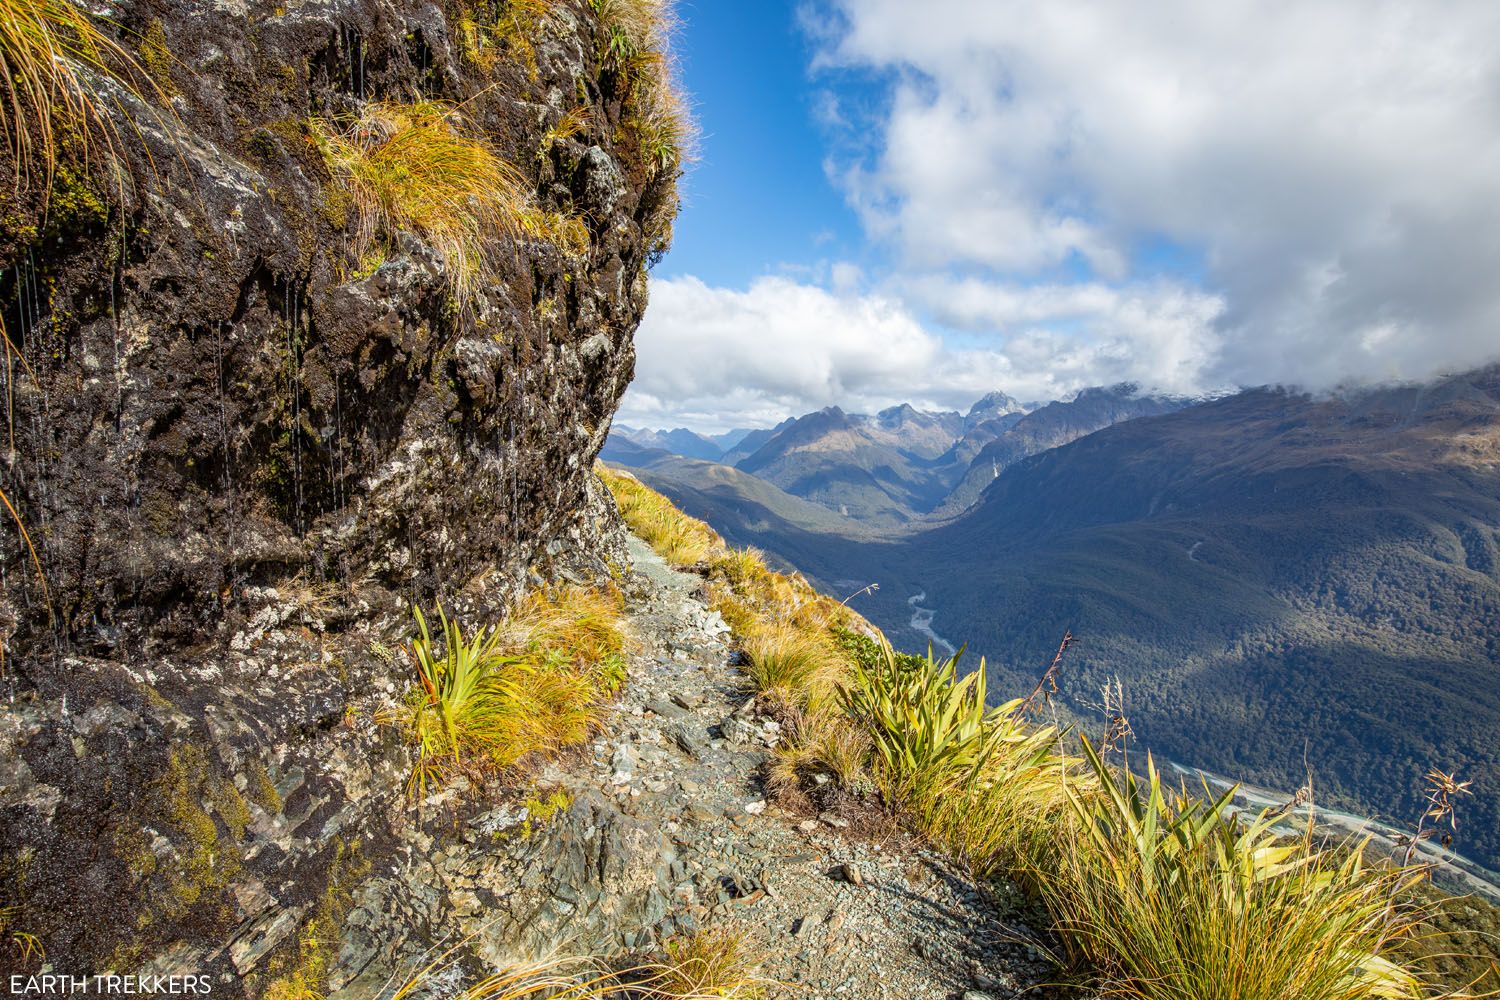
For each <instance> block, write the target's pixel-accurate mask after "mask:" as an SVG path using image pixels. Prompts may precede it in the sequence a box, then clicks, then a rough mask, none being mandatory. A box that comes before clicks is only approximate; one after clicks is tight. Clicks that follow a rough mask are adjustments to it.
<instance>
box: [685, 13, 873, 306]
mask: <svg viewBox="0 0 1500 1000" xmlns="http://www.w3.org/2000/svg"><path fill="white" fill-rule="evenodd" d="M797 8H798V5H797V4H795V3H790V2H783V0H765V2H757V3H732V2H725V0H693V2H684V3H683V4H681V5H680V7H679V12H680V15H681V17H682V19H683V28H682V31H681V33H680V35H679V37H678V50H679V53H680V60H681V68H682V76H683V81H684V84H685V86H686V89H687V91H688V93H689V94H691V95H692V102H693V106H694V108H695V110H696V113H697V115H698V118H699V121H700V125H701V127H702V138H701V142H700V146H699V156H698V160H697V162H696V163H695V164H694V165H693V167H692V170H691V171H690V172H689V174H688V176H687V177H686V178H685V180H684V183H683V189H684V194H685V208H684V211H683V213H682V215H681V216H680V217H679V218H678V220H677V226H676V238H675V242H674V245H673V250H672V253H671V254H669V255H668V256H667V258H666V260H664V261H663V262H662V264H661V265H660V266H659V267H658V268H657V274H658V275H659V276H660V277H663V278H671V277H682V276H686V275H692V276H696V277H698V278H701V279H703V280H704V281H706V282H709V283H711V284H717V285H744V284H747V283H748V282H749V281H750V280H751V279H753V278H755V277H758V276H760V275H762V274H765V273H768V272H772V271H776V270H778V269H780V268H781V267H782V266H783V265H791V266H793V267H810V266H813V265H815V264H816V263H817V262H818V261H819V260H826V259H829V258H831V257H832V258H837V257H846V256H857V255H859V254H860V253H861V251H862V247H861V234H860V229H859V220H858V219H857V218H856V216H855V214H854V212H853V211H852V210H850V209H849V208H848V207H847V206H846V205H845V203H844V199H843V197H842V195H841V194H840V193H839V192H838V191H837V190H835V189H834V187H833V185H832V184H831V183H830V182H829V180H828V178H827V176H826V175H825V173H824V170H823V159H824V156H825V151H824V139H825V137H824V135H823V134H822V131H821V130H820V128H819V127H818V126H817V125H816V124H815V122H814V96H813V95H814V91H813V88H812V87H811V86H810V85H809V64H810V62H811V60H812V58H813V54H814V53H813V48H812V45H811V44H810V42H809V40H808V39H807V38H806V36H805V35H804V34H803V32H801V31H800V30H799V28H798V25H797V20H798V15H797Z"/></svg>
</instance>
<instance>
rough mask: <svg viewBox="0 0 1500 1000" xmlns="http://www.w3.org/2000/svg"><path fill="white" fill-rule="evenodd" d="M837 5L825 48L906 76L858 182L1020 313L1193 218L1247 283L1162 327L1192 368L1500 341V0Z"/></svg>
mask: <svg viewBox="0 0 1500 1000" xmlns="http://www.w3.org/2000/svg"><path fill="white" fill-rule="evenodd" d="M828 2H829V4H830V5H831V6H825V7H823V8H821V9H823V10H824V11H825V12H827V11H829V10H831V11H832V12H833V16H832V18H831V19H830V20H829V21H827V22H825V24H824V31H823V32H822V33H821V37H822V39H823V41H824V44H825V49H824V52H823V54H822V56H821V57H820V63H821V65H823V66H825V67H834V68H837V67H841V66H842V67H852V68H855V69H857V70H860V71H862V72H867V71H869V70H871V69H874V70H877V71H891V76H890V77H889V79H890V80H891V82H890V84H889V86H890V88H891V94H890V98H891V99H890V101H889V104H888V105H887V106H886V108H885V115H884V117H883V118H882V119H881V120H879V121H877V122H875V123H874V124H875V136H876V138H875V140H874V146H873V151H870V150H869V149H868V148H865V147H860V146H856V147H854V149H853V151H852V152H849V153H848V154H847V156H846V158H845V159H844V160H843V161H842V163H841V165H840V166H839V167H838V168H837V169H835V171H834V176H835V177H836V178H837V179H838V180H839V182H840V183H841V184H843V185H844V188H845V191H846V193H847V196H848V198H849V201H850V203H851V204H852V205H853V206H854V207H855V208H856V210H857V211H858V212H859V213H860V215H861V218H862V219H863V220H864V223H865V225H866V228H867V230H868V231H869V232H870V233H871V235H873V236H875V237H877V238H880V239H885V240H888V241H890V242H891V243H892V244H893V245H894V246H895V247H897V248H898V249H899V251H900V253H901V256H902V260H903V263H904V266H905V267H906V268H907V269H909V270H913V271H919V272H929V273H939V274H941V273H946V272H948V271H950V269H962V270H964V271H965V272H966V273H974V272H976V271H977V272H978V273H980V274H982V275H984V276H985V281H986V282H987V283H988V284H990V285H992V286H996V287H995V288H992V289H991V290H990V292H988V293H986V294H987V295H988V297H989V300H990V301H988V303H987V307H986V308H987V310H988V312H990V313H994V314H995V316H1008V317H1009V318H1010V320H1011V321H1012V322H1025V321H1026V317H1024V316H1020V315H1016V314H1015V309H1016V308H1017V306H1016V305H1015V304H1014V303H1007V301H1005V300H1006V297H1007V296H1011V297H1013V298H1014V297H1015V296H1017V295H1019V296H1020V298H1021V299H1023V300H1024V303H1023V304H1024V305H1025V306H1026V307H1027V308H1031V309H1037V308H1042V303H1041V302H1040V301H1039V299H1038V298H1037V297H1036V296H1034V295H1028V294H1023V293H1017V292H1016V291H1015V290H1014V287H1013V286H1014V284H1015V282H1016V281H1017V280H1024V279H1027V278H1036V277H1037V276H1047V275H1049V274H1055V273H1056V269H1057V268H1058V267H1059V266H1061V265H1067V264H1070V262H1072V261H1075V260H1082V261H1086V262H1088V263H1089V264H1090V265H1091V266H1092V269H1093V271H1094V274H1095V275H1096V276H1097V278H1098V279H1102V280H1104V281H1107V282H1109V283H1111V284H1114V285H1116V286H1120V287H1130V285H1129V282H1130V280H1131V278H1130V276H1131V274H1132V273H1134V272H1136V271H1137V270H1138V269H1139V268H1140V267H1141V263H1142V262H1141V260H1140V258H1139V249H1138V248H1139V247H1140V245H1141V243H1142V241H1143V240H1161V239H1165V240H1168V241H1172V242H1174V243H1176V244H1179V245H1181V246H1185V247H1188V248H1190V249H1191V250H1192V251H1193V252H1195V253H1197V254H1200V255H1201V257H1202V259H1203V261H1204V266H1205V269H1206V281H1207V283H1208V285H1209V286H1210V287H1211V288H1213V289H1216V290H1217V291H1218V292H1220V293H1222V298H1223V308H1222V309H1221V310H1218V311H1217V312H1216V315H1215V321H1214V328H1213V329H1212V330H1209V331H1208V332H1207V333H1206V334H1205V336H1204V339H1203V340H1202V341H1201V342H1198V343H1196V344H1190V343H1186V342H1184V341H1182V339H1181V337H1180V336H1179V335H1178V334H1175V333H1173V334H1169V333H1165V332H1164V333H1163V334H1162V337H1164V338H1165V340H1163V341H1162V343H1166V342H1171V343H1173V344H1175V345H1176V346H1175V347H1174V348H1172V349H1171V350H1170V351H1168V352H1167V354H1166V355H1164V360H1165V361H1166V362H1167V363H1169V364H1171V365H1172V366H1173V370H1175V371H1179V372H1180V371H1187V370H1190V369H1194V368H1197V369H1199V370H1200V371H1201V373H1202V374H1203V376H1204V377H1205V378H1209V379H1210V380H1213V379H1227V380H1234V381H1239V382H1246V383H1257V382H1263V381H1288V382H1300V383H1302V384H1305V385H1309V386H1313V387H1317V386H1321V385H1327V384H1329V383H1332V382H1334V381H1338V380H1345V379H1350V378H1355V379H1373V378H1386V377H1392V376H1399V377H1421V376H1425V375H1428V374H1431V373H1432V372H1434V371H1436V370H1439V369H1441V368H1445V367H1454V368H1457V367H1465V366H1472V365H1476V364H1479V363H1482V362H1484V361H1486V360H1489V359H1492V358H1494V357H1495V356H1497V355H1500V281H1496V280H1495V275H1496V274H1500V47H1497V46H1496V45H1495V44H1494V41H1495V39H1496V38H1500V4H1496V3H1494V2H1493V0H1449V2H1444V3H1439V4H1433V3H1430V2H1424V0H1359V2H1353V0H1299V2H1297V3H1277V4H1265V3H1261V2H1251V0H1216V2H1214V3H1203V2H1201V0H1160V2H1154V3H1149V4H1132V3H1123V2H1122V3H1111V2H1104V3H1099V2H1083V0H1078V2H1070V0H1057V2H1053V3H1046V4H1036V3H1030V2H1026V3H1023V2H1021V0H984V2H980V0H925V2H923V3H920V4H918V3H912V2H911V0H828ZM853 128H854V130H855V131H856V132H857V131H858V130H859V123H855V124H854V126H853ZM937 280H940V281H946V280H950V279H946V278H942V279H937ZM1007 288H1009V289H1010V290H1009V291H1006V289H1007ZM965 294H966V295H967V296H968V297H969V298H971V299H975V298H979V297H983V296H981V295H980V294H979V292H978V291H976V290H975V289H968V290H967V291H966V292H965ZM1051 294H1056V295H1061V294H1062V292H1060V291H1056V290H1054V292H1053V293H1051ZM1080 294H1086V295H1095V296H1098V295H1104V294H1106V293H1105V290H1104V289H1103V288H1102V286H1098V285H1095V284H1093V283H1092V279H1091V283H1090V285H1089V286H1088V287H1087V288H1085V289H1084V290H1083V291H1082V292H1081V293H1080ZM1129 298H1130V296H1129V295H1128V294H1127V295H1126V300H1128V299H1129ZM1128 304H1129V303H1128V301H1125V300H1122V301H1119V302H1117V303H1116V305H1119V306H1122V307H1123V306H1126V305H1128ZM1158 304H1159V305H1160V303H1158ZM1199 305H1201V303H1199ZM1184 308H1185V310H1186V311H1185V312H1184V313H1183V314H1182V315H1183V322H1184V323H1185V324H1186V325H1187V326H1190V325H1192V323H1193V322H1195V317H1196V318H1201V310H1199V307H1198V306H1195V305H1191V304H1188V305H1186V306H1185V307H1184ZM954 310H958V311H961V309H960V307H959V306H958V305H955V306H954ZM969 310H970V312H971V313H974V308H973V307H972V306H971V307H969ZM950 311H953V310H950ZM1168 311H1169V312H1170V310H1168ZM1155 315H1156V317H1157V318H1156V319H1155V320H1153V321H1152V322H1154V323H1159V322H1160V321H1161V315H1160V313H1159V312H1158V313H1157V314H1155ZM973 318H975V319H979V318H984V319H986V321H988V320H989V319H993V318H994V317H993V316H989V315H988V313H987V312H986V310H980V311H979V312H978V313H974V316H973ZM1185 328H1186V326H1184V329H1185ZM1125 336H1126V338H1127V340H1131V342H1132V343H1135V342H1138V340H1137V339H1131V336H1130V335H1125ZM1095 349H1096V350H1102V348H1098V345H1095ZM1080 350H1083V353H1085V354H1086V353H1087V350H1084V349H1082V348H1081V349H1080ZM1099 356H1100V357H1106V358H1107V357H1112V356H1113V355H1111V354H1110V353H1109V352H1108V351H1103V353H1102V354H1101V355H1099ZM1099 380H1100V381H1102V380H1103V379H1099Z"/></svg>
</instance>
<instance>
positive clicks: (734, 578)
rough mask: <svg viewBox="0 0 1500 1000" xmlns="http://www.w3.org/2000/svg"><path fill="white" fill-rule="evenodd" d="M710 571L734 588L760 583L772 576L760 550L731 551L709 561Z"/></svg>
mask: <svg viewBox="0 0 1500 1000" xmlns="http://www.w3.org/2000/svg"><path fill="white" fill-rule="evenodd" d="M709 569H710V570H711V571H713V572H715V573H718V574H720V575H722V576H723V577H724V579H725V580H727V581H728V582H729V584H730V585H731V586H734V587H746V586H750V585H752V584H756V583H759V582H760V581H762V580H764V579H766V577H767V576H769V575H770V572H771V571H770V569H769V568H768V567H767V566H766V559H765V556H764V554H762V553H761V551H760V550H759V549H754V548H743V549H729V550H727V551H725V552H722V553H720V554H719V555H716V556H714V558H713V559H711V560H709Z"/></svg>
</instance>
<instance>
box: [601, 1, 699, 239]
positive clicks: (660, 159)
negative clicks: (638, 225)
mask: <svg viewBox="0 0 1500 1000" xmlns="http://www.w3.org/2000/svg"><path fill="white" fill-rule="evenodd" d="M590 3H591V5H592V6H593V8H594V11H595V13H596V14H598V16H599V19H600V21H601V22H602V24H603V26H604V33H603V37H602V40H601V49H602V51H601V53H600V58H601V61H602V62H603V63H604V64H605V65H606V66H607V67H609V68H611V69H613V70H614V71H615V73H617V74H618V76H619V77H620V79H621V80H622V81H623V85H624V87H625V113H626V120H625V123H624V131H625V133H626V135H628V136H629V137H630V139H632V140H633V142H634V145H635V149H636V153H637V155H638V157H639V160H640V163H641V165H642V168H643V170H644V172H645V175H646V179H647V180H648V181H658V180H671V179H675V178H676V176H677V175H678V174H679V173H680V172H681V169H682V166H683V164H684V163H686V162H687V161H688V160H689V159H690V158H691V156H692V153H693V148H694V145H695V143H696V139H697V127H696V125H695V123H694V121H693V117H692V115H691V114H690V113H689V111H688V108H687V101H686V99H685V98H684V97H683V93H682V89H681V87H680V86H679V84H678V79H679V73H678V72H677V70H676V66H675V65H674V63H673V58H672V52H673V49H672V44H671V38H672V34H673V32H674V30H675V28H676V25H677V18H676V15H675V12H674V9H673V3H672V0H590ZM677 206H678V202H677V198H676V196H675V193H674V191H673V190H672V189H671V186H670V185H666V184H663V185H661V186H660V190H658V191H656V192H655V195H654V197H653V198H652V199H651V204H650V211H649V212H648V215H647V218H646V220H645V225H644V229H645V235H646V238H647V240H648V242H649V243H650V254H651V257H652V258H653V259H658V258H659V257H660V256H661V255H662V254H664V253H665V252H666V250H667V248H668V247H669V246H670V245H671V242H672V220H673V218H674V217H675V216H676V214H677Z"/></svg>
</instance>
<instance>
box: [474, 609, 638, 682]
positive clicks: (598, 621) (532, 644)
mask: <svg viewBox="0 0 1500 1000" xmlns="http://www.w3.org/2000/svg"><path fill="white" fill-rule="evenodd" d="M500 643H501V645H502V647H503V648H507V649H511V650H515V651H518V652H520V653H525V654H530V655H533V656H536V655H538V654H539V655H540V656H541V657H543V658H547V657H556V656H558V655H561V656H563V657H565V658H567V659H568V660H570V661H572V662H573V663H575V664H576V665H578V666H579V667H582V668H587V669H591V670H595V671H597V673H598V681H599V684H600V686H601V687H603V688H604V689H605V690H608V691H614V690H615V689H616V688H618V687H619V685H620V682H621V681H623V679H624V654H625V649H626V637H625V630H624V601H623V600H622V598H621V597H620V593H619V591H617V590H615V589H614V588H612V587H608V588H602V589H591V588H588V587H579V586H575V585H573V584H564V585H561V586H557V587H550V588H543V589H540V590H534V591H532V592H531V593H530V594H528V595H527V596H526V597H525V598H524V599H523V600H522V601H521V603H520V605H519V606H518V607H517V608H516V609H515V610H514V611H513V612H511V614H510V616H509V617H507V618H506V620H505V623H504V624H503V625H502V626H501V627H500Z"/></svg>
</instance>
